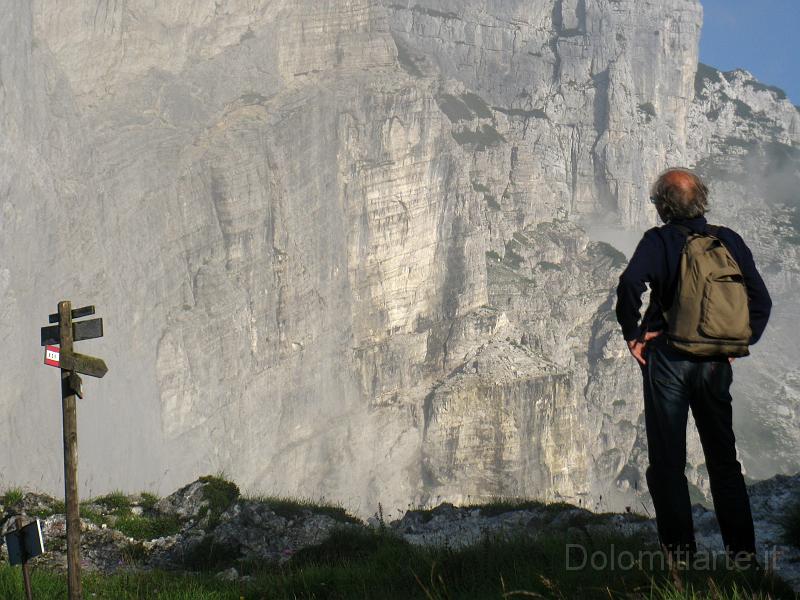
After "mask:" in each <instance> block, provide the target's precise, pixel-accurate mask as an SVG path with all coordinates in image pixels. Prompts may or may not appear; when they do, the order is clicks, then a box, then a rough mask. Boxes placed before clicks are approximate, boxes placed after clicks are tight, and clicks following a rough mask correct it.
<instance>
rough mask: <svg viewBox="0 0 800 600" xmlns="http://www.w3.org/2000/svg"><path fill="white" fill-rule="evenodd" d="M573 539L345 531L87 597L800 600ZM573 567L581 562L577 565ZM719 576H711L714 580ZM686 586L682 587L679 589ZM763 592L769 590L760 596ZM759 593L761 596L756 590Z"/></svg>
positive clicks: (55, 591) (11, 581)
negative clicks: (449, 545) (226, 573)
mask: <svg viewBox="0 0 800 600" xmlns="http://www.w3.org/2000/svg"><path fill="white" fill-rule="evenodd" d="M574 541H576V540H570V539H568V538H567V537H566V536H565V535H556V536H548V537H541V538H540V539H538V540H536V541H532V540H530V539H524V538H520V539H516V540H511V541H505V542H500V541H491V540H489V541H486V542H484V543H481V544H478V545H476V546H473V547H470V548H466V549H462V550H458V551H454V550H448V549H444V548H439V549H424V548H418V547H414V546H411V545H410V544H408V543H406V542H405V541H403V540H401V539H399V538H397V537H395V536H394V535H392V534H389V533H382V532H380V531H377V532H376V531H371V530H363V531H358V530H357V531H353V530H348V531H344V530H343V531H339V532H337V533H335V534H334V535H333V536H332V537H331V538H330V539H329V540H328V541H327V542H325V543H324V544H322V545H320V546H315V547H312V548H307V549H304V550H302V551H300V552H298V553H297V554H295V556H294V557H293V558H292V560H291V561H290V562H289V563H287V565H285V566H284V567H271V568H266V567H264V566H260V565H257V564H253V565H251V568H252V575H253V579H252V580H250V581H247V582H224V581H220V580H219V579H217V578H215V577H214V576H213V575H211V574H198V575H186V574H178V573H163V572H147V573H128V574H118V575H114V576H99V575H89V574H87V575H85V576H84V595H85V597H86V598H108V599H114V600H128V599H134V598H135V599H137V600H138V599H142V600H144V599H150V598H160V599H164V600H167V599H175V600H177V599H181V600H194V599H197V600H200V599H203V600H215V599H228V598H230V599H232V600H239V599H240V598H245V599H261V598H269V599H278V598H287V599H288V598H317V599H322V598H328V599H333V598H380V599H387V600H388V599H401V598H402V599H406V598H423V599H425V598H426V599H445V598H454V599H456V598H457V599H459V600H460V599H483V598H498V599H500V598H504V597H505V598H514V597H516V598H526V597H527V598H531V597H544V598H561V599H565V600H566V599H570V600H571V599H572V598H581V599H583V598H586V599H591V598H605V599H608V598H630V597H638V598H653V599H661V600H673V599H675V600H677V599H678V598H715V599H719V600H722V599H731V600H734V599H736V600H738V599H739V598H742V599H743V598H767V597H768V596H767V593H769V597H772V598H793V599H794V598H796V597H795V595H794V594H792V593H791V591H790V590H788V589H787V588H786V587H784V586H782V585H781V584H780V583H776V582H772V581H771V580H769V579H764V578H759V577H756V576H753V575H747V574H742V573H731V572H726V571H724V570H722V569H719V570H717V571H716V572H713V573H709V572H708V571H705V572H698V573H691V572H686V571H681V572H676V573H673V574H671V573H670V572H669V571H668V570H667V569H662V568H660V567H659V565H658V564H655V565H654V568H650V566H649V565H648V564H647V562H648V561H645V564H643V565H639V566H636V567H633V568H631V569H629V570H623V569H620V568H616V569H603V570H593V569H588V568H587V569H580V570H568V569H567V568H566V563H565V553H566V551H567V544H568V543H570V542H574ZM588 545H589V547H590V550H589V551H590V552H592V551H594V550H600V551H604V552H606V553H610V552H611V550H612V547H613V551H614V553H615V555H616V556H619V555H620V553H621V552H624V551H626V550H627V551H630V552H633V553H634V555H638V552H639V551H640V550H646V549H647V546H646V544H645V543H644V541H643V540H638V539H635V538H622V537H613V538H604V539H591V540H589V542H588ZM573 560H574V559H573ZM709 576H710V577H709ZM676 582H677V587H676ZM33 584H34V597H35V598H37V600H42V599H50V598H52V599H56V598H58V599H60V598H63V597H65V587H64V586H65V582H64V577H63V576H59V575H56V574H52V573H46V572H43V571H41V570H39V571H36V572H35V573H34V577H33ZM759 590H760V591H759ZM754 592H757V593H754ZM21 594H22V584H21V577H20V573H19V569H12V568H10V567H8V566H3V567H0V598H18V597H21Z"/></svg>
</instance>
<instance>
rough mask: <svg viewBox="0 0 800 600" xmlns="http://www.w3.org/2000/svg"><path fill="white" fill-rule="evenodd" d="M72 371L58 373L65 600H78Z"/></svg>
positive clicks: (64, 344)
mask: <svg viewBox="0 0 800 600" xmlns="http://www.w3.org/2000/svg"><path fill="white" fill-rule="evenodd" d="M58 325H59V334H60V337H61V354H62V356H64V355H71V354H72V303H71V302H70V301H69V300H64V301H62V302H59V303H58ZM71 373H72V371H69V370H67V369H61V409H62V413H63V420H64V496H65V498H64V499H65V501H66V508H67V589H68V591H69V594H68V598H69V600H81V599H82V598H83V593H82V590H81V517H80V506H79V504H78V417H77V409H76V406H75V392H74V391H73V389H72V385H70V379H69V377H70V374H71Z"/></svg>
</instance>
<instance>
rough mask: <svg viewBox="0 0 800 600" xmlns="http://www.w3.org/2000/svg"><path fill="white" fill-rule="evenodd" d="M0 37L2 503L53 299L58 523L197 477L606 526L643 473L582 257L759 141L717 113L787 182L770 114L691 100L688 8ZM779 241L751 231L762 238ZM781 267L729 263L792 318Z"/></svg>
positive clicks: (15, 477)
mask: <svg viewBox="0 0 800 600" xmlns="http://www.w3.org/2000/svg"><path fill="white" fill-rule="evenodd" d="M0 12H2V16H0V33H2V35H0V126H1V127H2V134H1V135H0V208H2V213H0V216H1V217H2V221H0V228H1V231H2V235H1V236H0V249H2V253H1V254H0V296H2V300H3V301H2V303H0V311H2V316H3V319H2V321H1V322H0V335H1V336H2V338H3V339H4V340H6V343H7V344H12V345H15V346H19V348H20V351H18V352H10V353H9V355H8V365H9V368H7V369H4V370H3V371H1V372H0V389H2V404H3V407H4V410H3V411H0V414H2V417H0V423H1V424H2V425H1V426H2V431H3V433H4V435H2V437H1V438H0V439H2V443H3V444H4V446H3V449H4V456H7V457H13V458H12V459H9V460H8V461H7V462H6V463H4V464H3V465H2V466H3V468H2V473H3V478H4V479H5V480H7V481H9V482H12V481H13V482H15V483H24V484H30V485H38V486H41V487H45V488H50V489H54V488H56V487H57V486H58V481H59V469H58V467H57V466H56V463H57V460H53V457H57V456H59V451H60V450H59V448H60V445H59V442H58V440H59V437H58V435H59V422H58V411H57V408H56V407H57V405H56V404H54V402H56V398H57V393H58V392H57V388H56V386H57V384H56V378H55V373H53V372H49V371H48V370H47V369H45V368H44V367H42V366H41V364H40V363H39V360H40V359H39V357H38V353H39V349H38V347H37V346H35V340H36V331H37V330H36V328H37V327H38V326H40V325H42V324H43V320H44V316H45V315H46V314H48V313H49V312H52V308H53V307H54V306H55V303H56V302H57V300H59V299H61V298H71V299H72V300H73V301H74V302H76V303H84V302H85V303H94V304H96V305H97V306H98V308H99V309H100V311H101V313H102V316H103V317H104V318H105V320H106V337H105V338H104V339H103V340H102V341H100V342H85V344H86V346H84V347H83V349H82V351H84V352H86V353H89V354H93V353H94V354H99V355H102V356H104V358H106V360H107V362H108V363H109V366H110V369H111V371H110V373H109V375H108V376H107V377H106V378H105V379H104V380H102V381H101V382H98V383H95V382H91V383H88V384H87V386H86V387H87V399H86V400H84V401H83V404H82V405H81V409H80V419H81V422H80V430H81V460H82V463H81V482H82V483H83V487H84V491H86V492H92V493H99V492H102V491H106V490H107V489H111V488H126V489H136V488H157V489H160V490H162V491H163V490H166V489H171V488H172V487H174V486H175V485H176V484H178V483H182V482H185V481H187V480H190V479H192V478H194V476H196V475H197V474H198V473H201V472H209V471H211V472H213V471H220V470H223V471H225V472H226V473H227V474H228V476H230V477H232V478H234V479H235V480H237V481H238V482H239V483H240V484H242V485H243V487H245V488H246V489H247V488H249V489H251V490H262V491H267V492H277V493H284V494H292V495H304V496H321V495H325V496H326V497H328V498H336V499H337V500H340V501H342V502H343V503H345V504H347V505H348V507H350V508H352V509H353V510H356V511H359V512H361V513H363V514H369V513H371V512H373V511H374V510H375V507H376V505H377V502H378V501H381V502H383V503H384V505H385V506H406V505H407V504H408V503H425V502H429V501H434V500H436V499H439V500H464V499H465V498H466V497H467V496H470V497H472V498H476V497H481V496H493V495H498V494H525V495H534V496H548V497H563V498H567V499H571V500H573V501H576V500H579V499H580V500H581V501H584V500H585V503H586V504H587V505H590V506H599V505H601V502H602V503H603V504H602V505H603V506H604V507H609V506H611V505H612V504H613V503H615V502H616V503H620V502H622V499H624V498H625V497H626V495H629V494H631V493H636V492H641V491H642V490H641V486H640V485H639V476H640V475H639V474H640V472H641V467H642V465H643V464H644V461H646V453H645V445H644V442H643V437H642V434H643V428H642V422H641V421H642V419H641V414H640V413H641V411H640V402H639V385H640V383H639V380H638V377H639V375H638V371H637V369H636V367H635V366H634V365H633V364H632V361H630V359H629V357H628V356H627V352H626V350H625V349H624V345H623V343H622V340H621V339H620V337H619V335H618V333H617V330H616V325H615V323H614V320H613V316H612V314H611V313H612V308H613V286H614V284H615V280H616V277H617V276H618V274H619V272H620V271H621V269H622V268H623V267H624V256H623V255H621V254H620V253H619V252H617V251H616V250H614V248H612V247H611V246H609V245H608V244H604V243H602V242H597V241H591V239H590V237H589V236H587V235H586V233H585V232H584V231H583V229H581V227H580V226H579V224H582V225H583V226H585V227H589V228H590V229H591V228H592V227H597V226H599V225H603V226H607V227H612V228H613V227H619V226H620V225H624V226H628V227H629V228H634V229H636V228H641V227H642V226H644V225H646V224H651V223H652V222H653V215H651V214H649V213H648V212H647V208H648V207H647V206H646V203H642V201H641V199H642V198H644V197H646V188H647V186H648V184H649V182H650V180H651V179H652V178H653V176H654V175H655V174H656V173H657V171H659V170H660V169H661V168H663V167H664V166H666V165H668V164H675V163H678V162H680V163H683V162H692V163H697V164H701V165H706V166H709V167H710V166H711V165H717V164H718V163H719V162H720V161H721V160H722V158H721V157H725V156H727V150H726V148H727V146H724V145H720V144H722V142H720V140H723V141H724V139H725V137H726V135H727V134H726V133H725V132H726V131H728V130H729V129H730V128H731V127H734V128H735V127H739V125H737V123H740V121H741V123H745V125H746V126H747V127H750V126H752V127H761V126H762V125H763V123H761V121H759V119H758V118H752V119H751V118H749V117H747V115H745V117H741V115H739V117H737V116H736V114H735V113H736V110H738V109H737V107H738V106H739V105H738V104H737V103H736V102H737V100H736V98H738V97H739V96H735V95H732V92H727V91H725V90H727V89H728V88H726V87H725V85H729V86H733V87H734V88H735V89H736V90H737V92H736V93H742V94H744V93H747V94H750V93H752V97H751V96H747V98H745V99H743V100H741V102H745V103H750V104H748V105H749V106H753V107H754V108H756V109H757V110H759V111H763V112H764V115H766V116H765V117H764V118H767V119H773V120H774V121H775V124H774V127H775V128H776V129H774V130H769V131H767V130H766V129H763V130H761V129H759V130H758V135H759V136H762V137H763V139H764V140H766V141H770V140H773V139H774V140H775V142H776V143H779V144H782V146H780V148H786V149H788V150H786V152H788V154H787V157H788V158H787V159H786V160H787V161H788V164H790V165H795V167H796V165H797V159H796V153H795V154H792V153H794V152H795V150H796V147H797V131H798V125H797V115H796V112H795V113H792V112H791V111H792V110H793V107H791V105H788V103H786V102H782V101H781V100H779V99H777V98H776V97H774V92H771V91H769V90H766V91H764V90H762V89H760V88H759V87H758V85H760V84H755V83H752V84H747V83H744V79H741V78H740V79H741V81H739V80H738V79H736V77H739V76H738V75H736V76H731V77H732V79H731V81H729V82H728V84H724V83H723V82H722V81H721V80H720V82H718V83H719V85H718V86H717V87H714V86H713V85H712V84H708V85H707V84H705V83H701V84H698V83H697V82H696V80H695V72H696V64H697V41H698V36H699V30H700V23H701V8H700V5H699V4H698V2H696V1H688V0H672V1H670V2H666V3H665V2H660V3H656V2H634V1H632V0H630V1H625V0H623V1H611V0H557V1H541V2H516V1H510V2H509V1H506V0H503V2H499V1H492V0H475V1H472V2H468V3H465V2H449V1H446V0H442V1H439V2H434V1H433V0H425V1H422V2H414V3H411V2H407V1H405V0H400V1H399V2H393V3H390V2H388V0H387V1H386V2H378V1H377V0H325V1H324V2H320V1H318V0H315V1H313V2H312V1H311V0H302V1H299V2H298V1H294V2H284V1H278V0H275V1H269V0H266V1H261V2H253V1H248V2H233V3H230V2H229V3H224V6H223V5H222V4H220V3H213V2H195V1H192V2H184V3H181V2H178V3H175V2H173V3H170V4H169V5H168V6H166V5H165V6H159V7H155V8H154V7H153V6H151V5H150V4H149V3H144V2H140V1H138V0H132V1H128V2H126V3H117V4H114V3H111V4H108V3H98V2H95V1H94V0H92V1H89V0H86V1H85V2H73V3H70V4H69V5H68V6H63V7H60V8H59V10H58V11H56V10H54V9H53V8H52V7H50V6H49V5H48V4H47V3H44V2H33V3H32V4H30V5H22V4H20V5H16V4H15V5H14V6H13V7H11V8H10V9H8V10H5V11H0ZM697 81H701V82H702V81H705V79H703V78H702V77H701V78H700V79H698V80H697ZM726 81H727V79H726ZM737 81H739V83H736V82H737ZM748 81H752V80H748ZM698 85H699V86H700V87H699V88H698V87H697V86H698ZM714 85H716V84H714ZM701 92H702V93H701ZM722 92H725V94H728V96H725V95H724V94H723V93H722ZM696 94H697V98H695V95H696ZM765 94H766V95H765ZM769 94H773V96H770V97H769V98H767V95H769ZM753 103H756V104H753ZM730 106H733V109H732V110H733V111H734V114H733V116H731V115H730V114H729V112H730V110H731V109H730ZM715 110H719V115H720V116H719V117H718V118H715V119H712V118H711V117H710V116H708V114H707V113H713V111H715ZM704 115H705V116H704ZM737 118H738V119H740V121H737V120H736V119H737ZM760 123H761V124H760ZM749 124H752V125H749ZM745 125H742V127H744V126H745ZM771 126H772V125H771ZM764 127H766V126H764ZM690 131H691V132H692V136H689V135H688V133H687V132H690ZM764 136H765V137H764ZM770 136H772V137H770ZM759 139H761V138H759ZM766 141H765V143H766ZM770 147H771V146H770ZM704 161H705V162H704ZM792 161H794V162H792ZM764 164H766V163H764ZM765 198H766V197H765ZM764 202H767V200H766V199H765V200H764ZM781 210H784V209H778V208H776V206H773V205H770V206H766V205H765V207H764V209H763V213H762V217H761V219H760V221H759V222H760V223H762V224H763V227H764V228H766V229H765V231H766V230H767V229H768V228H770V227H774V226H777V224H778V223H781V222H782V221H781V219H783V218H784V217H783V216H781V215H784V213H782V212H780V211H781ZM786 210H789V209H786ZM786 214H788V213H786ZM792 214H793V213H792ZM733 217H735V218H734V222H732V223H730V224H732V225H737V224H739V223H740V222H742V221H743V220H744V217H740V216H739V215H738V214H737V215H733V216H732V218H733ZM737 219H738V220H737ZM789 226H790V225H788V224H787V225H786V227H789ZM791 227H794V225H791ZM787 231H788V230H787ZM615 235H621V234H620V233H619V232H617V233H616V234H615ZM760 239H764V240H766V239H767V238H766V234H765V235H764V236H762V237H761V238H760ZM613 241H615V242H616V240H613ZM786 244H795V245H794V246H791V247H792V248H793V249H794V250H796V242H791V241H790V240H788V241H786ZM784 247H785V245H780V244H777V245H775V246H774V247H773V249H772V250H769V252H772V254H769V252H768V250H767V243H766V242H764V244H762V245H757V246H756V250H757V251H758V252H759V253H760V254H759V256H775V257H776V260H778V259H779V260H781V261H784V262H781V263H780V268H776V271H775V273H776V274H775V279H776V280H777V279H778V278H780V277H785V278H787V283H786V285H787V286H789V287H787V290H789V289H790V287H791V286H790V283H789V280H790V279H791V278H792V277H793V276H791V275H788V273H790V272H793V271H791V269H789V268H788V267H786V265H788V264H789V263H788V262H786V261H788V258H786V257H787V256H789V255H790V254H787V253H784V252H783V248H784ZM794 250H792V252H793V251H794ZM792 281H793V280H792ZM791 285H793V284H791ZM791 289H793V288H791ZM787 293H788V292H787ZM795 354H796V351H792V352H790V353H789V354H788V356H795ZM751 381H755V380H754V379H751ZM792 381H793V380H791V379H786V381H785V382H783V383H781V384H780V385H783V387H781V388H780V389H782V390H786V400H785V401H784V400H782V401H781V402H782V404H781V406H782V407H784V408H783V409H782V410H784V409H785V410H788V411H789V413H790V415H791V414H794V415H795V416H793V417H792V416H788V417H786V418H783V417H781V421H780V423H781V425H780V426H781V427H784V428H786V430H787V432H788V431H789V430H791V428H792V426H793V423H794V427H795V431H796V405H797V402H796V400H792V398H794V396H793V395H792V394H794V392H793V391H792V390H793V389H794V388H793V387H792V386H793V385H794V384H793V383H792ZM752 404H753V406H756V404H757V403H755V402H753V403H752ZM767 406H769V405H765V406H764V408H763V410H762V412H760V413H757V414H756V418H757V419H760V420H758V422H759V423H763V424H764V427H767V426H769V424H771V423H772V421H771V420H770V419H773V417H772V416H769V414H768V413H769V410H768V408H767ZM792 410H795V413H792V412H791V411H792ZM781 414H783V413H781ZM792 419H794V421H792ZM32 432H37V434H36V435H33V434H32ZM792 435H793V434H792ZM795 437H796V436H795ZM788 438H789V439H794V438H791V435H789V436H788ZM753 439H754V442H753V443H754V444H755V443H756V441H759V443H761V441H763V435H762V436H760V437H759V435H755V434H754V438H753ZM34 440H35V441H34ZM781 443H783V442H781ZM787 443H788V445H784V446H780V447H781V448H782V450H781V452H782V453H784V454H783V455H785V456H786V460H785V462H784V463H781V465H784V464H785V465H787V466H791V465H792V464H794V463H792V462H791V459H790V458H789V457H790V456H791V455H790V452H791V451H793V449H794V448H795V446H792V444H794V443H795V442H787ZM751 448H752V450H751V453H752V454H753V455H755V454H757V450H755V448H756V446H755V445H754V446H752V447H751ZM690 454H691V455H692V457H693V458H692V461H693V469H692V471H691V473H690V475H691V479H692V481H693V482H694V483H696V484H697V485H698V486H699V487H701V488H703V487H704V486H705V485H706V484H705V482H704V479H703V469H702V465H701V463H702V458H701V457H700V454H699V449H698V446H697V444H696V441H695V447H694V449H693V450H692V452H690ZM795 455H796V453H795ZM768 468H769V467H768V466H766V465H765V466H764V469H765V470H768Z"/></svg>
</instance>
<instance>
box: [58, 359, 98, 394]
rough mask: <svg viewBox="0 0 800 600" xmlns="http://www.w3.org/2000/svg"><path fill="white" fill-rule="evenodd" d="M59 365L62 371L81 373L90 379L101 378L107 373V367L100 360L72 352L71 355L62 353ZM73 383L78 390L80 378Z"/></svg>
mask: <svg viewBox="0 0 800 600" xmlns="http://www.w3.org/2000/svg"><path fill="white" fill-rule="evenodd" d="M60 363H61V368H62V369H65V370H67V371H75V372H76V373H83V374H84V375H89V376H90V377H102V376H103V375H105V374H106V373H108V367H107V366H106V363H105V361H104V360H103V359H102V358H97V357H96V356H88V355H86V354H78V353H77V352H73V353H72V354H64V352H62V353H61V357H60ZM75 383H76V387H78V388H80V378H79V379H78V380H77V381H76V382H75ZM73 389H74V388H73ZM75 391H78V390H75ZM81 397H82V396H81Z"/></svg>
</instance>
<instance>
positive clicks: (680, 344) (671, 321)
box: [664, 225, 752, 356]
mask: <svg viewBox="0 0 800 600" xmlns="http://www.w3.org/2000/svg"><path fill="white" fill-rule="evenodd" d="M678 227H679V228H680V229H681V230H682V231H683V232H684V233H685V234H686V235H687V237H686V244H685V245H684V247H683V252H682V253H681V260H680V267H679V272H678V286H677V289H676V291H675V299H674V300H673V303H672V306H671V307H670V309H669V310H668V311H667V312H666V313H664V318H665V320H666V322H667V341H668V343H669V345H671V346H672V347H674V348H677V349H678V350H681V351H683V352H686V353H689V354H693V355H695V356H719V355H724V356H747V355H748V354H750V351H749V350H748V345H749V342H750V336H751V334H752V332H751V330H750V310H749V308H748V299H747V287H746V286H745V283H744V277H743V275H742V271H741V269H740V268H739V265H738V264H737V263H736V261H735V260H734V258H733V256H731V253H730V252H729V251H728V249H727V248H726V247H725V245H724V244H723V243H722V242H721V241H720V240H719V238H717V237H716V233H717V231H718V227H716V226H714V225H708V226H707V228H708V231H709V232H710V233H695V232H693V231H691V230H690V229H688V228H686V227H682V226H678Z"/></svg>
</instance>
